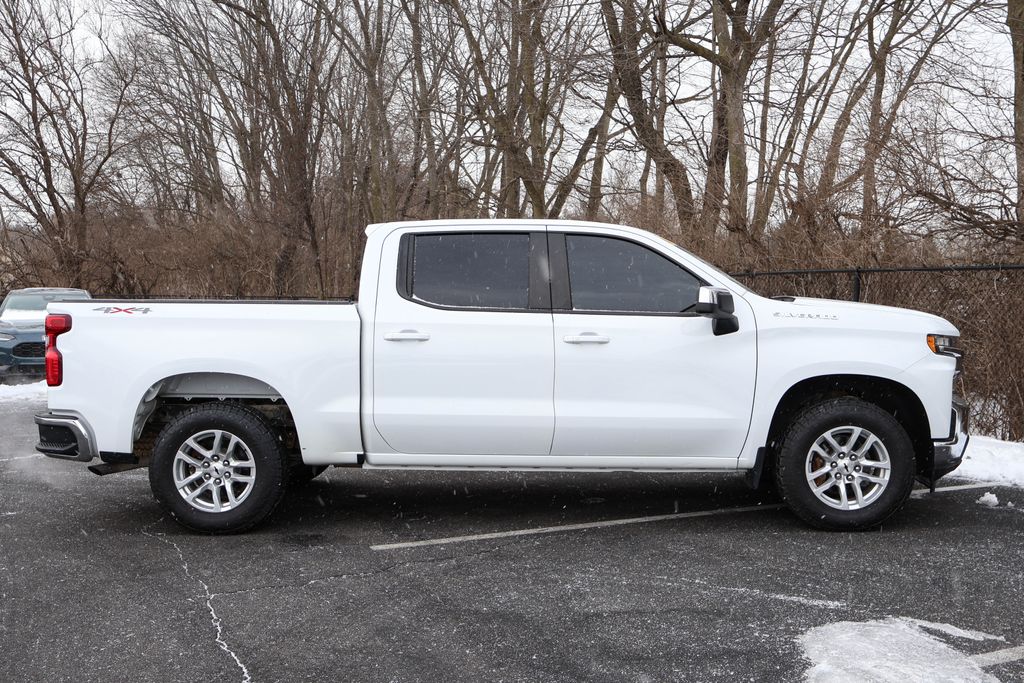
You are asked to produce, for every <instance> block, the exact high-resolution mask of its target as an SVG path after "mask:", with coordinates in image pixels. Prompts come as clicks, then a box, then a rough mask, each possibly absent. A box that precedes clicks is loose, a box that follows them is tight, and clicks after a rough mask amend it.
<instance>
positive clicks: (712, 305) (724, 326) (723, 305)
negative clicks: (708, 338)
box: [693, 287, 740, 337]
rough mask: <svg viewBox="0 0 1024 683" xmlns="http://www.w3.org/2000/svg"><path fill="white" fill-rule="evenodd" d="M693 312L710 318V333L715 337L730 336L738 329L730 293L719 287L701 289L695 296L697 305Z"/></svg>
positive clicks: (738, 324) (734, 307)
mask: <svg viewBox="0 0 1024 683" xmlns="http://www.w3.org/2000/svg"><path fill="white" fill-rule="evenodd" d="M693 310H694V312H696V313H697V314H698V315H703V316H704V317H706V318H711V331H712V332H714V334H715V336H716V337H718V336H721V335H723V334H732V333H733V332H736V331H737V330H739V329H740V321H739V319H738V318H737V317H736V315H735V311H736V305H735V303H734V302H733V300H732V292H730V291H729V290H728V289H723V288H721V287H701V288H700V291H699V292H698V294H697V305H696V306H694V307H693Z"/></svg>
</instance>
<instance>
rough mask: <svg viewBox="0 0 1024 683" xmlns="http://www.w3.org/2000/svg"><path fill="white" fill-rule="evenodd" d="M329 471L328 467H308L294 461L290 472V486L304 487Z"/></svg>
mask: <svg viewBox="0 0 1024 683" xmlns="http://www.w3.org/2000/svg"><path fill="white" fill-rule="evenodd" d="M326 471H327V465H306V464H304V463H303V462H302V461H301V460H292V463H291V466H290V467H289V471H288V486H304V485H306V484H308V483H309V482H311V481H313V480H314V479H316V478H317V477H319V476H320V475H321V474H323V473H324V472H326Z"/></svg>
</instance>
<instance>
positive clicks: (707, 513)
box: [370, 503, 783, 550]
mask: <svg viewBox="0 0 1024 683" xmlns="http://www.w3.org/2000/svg"><path fill="white" fill-rule="evenodd" d="M781 507H783V506H782V504H781V503H779V504H772V505H751V506H750V507H742V508H721V509H719V510H699V511H697V512H675V513H672V514H668V515H651V516H649V517H628V518H626V519H608V520H605V521H603V522H583V523H582V524H560V525H558V526H542V527H537V528H535V529H516V530H515V531H496V532H494V533H490V534H472V535H469V536H450V537H448V538H434V539H430V540H428V541H408V542H405V543H383V544H380V545H371V546H370V550H397V549H399V548H419V547H421V546H427V545H448V544H450V543H466V542H468V541H486V540H490V539H492V538H512V537H515V536H535V535H537V534H554V533H558V532H560V531H580V530H583V529H598V528H601V527H608V526H623V525H626V524H646V523H647V522H663V521H665V520H668V519H686V518H690V517H711V516H713V515H728V514H735V513H740V512H755V511H756V510H775V509H778V508H781Z"/></svg>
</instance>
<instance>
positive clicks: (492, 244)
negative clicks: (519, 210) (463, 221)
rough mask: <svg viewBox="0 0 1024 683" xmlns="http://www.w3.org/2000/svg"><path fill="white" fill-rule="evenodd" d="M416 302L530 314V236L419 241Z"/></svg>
mask: <svg viewBox="0 0 1024 683" xmlns="http://www.w3.org/2000/svg"><path fill="white" fill-rule="evenodd" d="M411 256H412V283H411V284H412V286H411V290H412V298H413V299H417V300H420V301H424V302H426V303H431V304H439V305H442V306H457V307H460V308H501V309H522V308H527V307H528V305H529V300H530V236H529V235H528V234H525V233H523V234H506V233H459V234H451V235H416V236H415V237H414V240H413V244H412V254H411Z"/></svg>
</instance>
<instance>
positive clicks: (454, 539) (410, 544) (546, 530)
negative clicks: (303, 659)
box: [370, 484, 998, 550]
mask: <svg viewBox="0 0 1024 683" xmlns="http://www.w3.org/2000/svg"><path fill="white" fill-rule="evenodd" d="M997 486H998V484H957V485H954V486H943V487H940V488H937V489H935V492H936V493H941V492H943V491H963V490H967V489H980V488H995V487H997ZM927 493H929V491H928V490H927V489H921V490H918V491H914V492H913V493H912V494H911V495H912V496H913V497H915V498H920V497H921V496H923V495H925V494H927ZM781 507H785V506H784V505H782V504H781V503H780V504H772V505H751V506H749V507H739V508H720V509H718V510H698V511H696V512H676V513H672V514H668V515H651V516H649V517H628V518H626V519H607V520H604V521H602V522H583V523H581V524H560V525H558V526H544V527H537V528H534V529H515V530H513V531H495V532H492V533H488V534H469V535H466V536H448V537H446V538H432V539H428V540H426V541H405V542H402V543H380V544H377V545H371V546H370V550H399V549H401V548H421V547H424V546H430V545H450V544H453V543H469V542H472V541H489V540H492V539H495V538H514V537H517V536H536V535H539V534H555V533H559V532H562V531H582V530H586V529H600V528H603V527H610V526H623V525H626V524H646V523H648V522H663V521H666V520H670V519H687V518H693V517H711V516H714V515H729V514H737V513H741V512H755V511H757V510H776V509H778V508H781Z"/></svg>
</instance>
